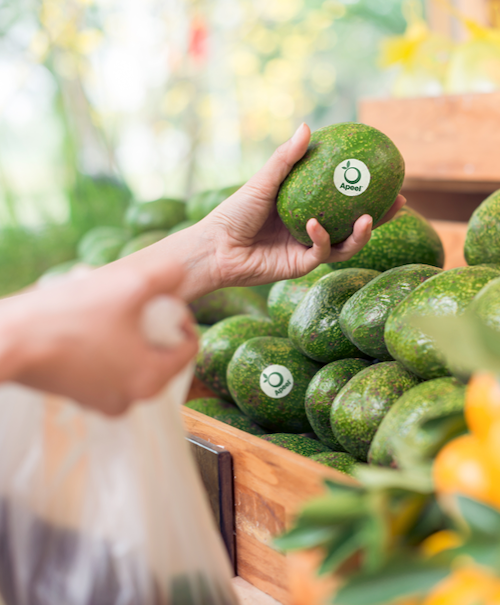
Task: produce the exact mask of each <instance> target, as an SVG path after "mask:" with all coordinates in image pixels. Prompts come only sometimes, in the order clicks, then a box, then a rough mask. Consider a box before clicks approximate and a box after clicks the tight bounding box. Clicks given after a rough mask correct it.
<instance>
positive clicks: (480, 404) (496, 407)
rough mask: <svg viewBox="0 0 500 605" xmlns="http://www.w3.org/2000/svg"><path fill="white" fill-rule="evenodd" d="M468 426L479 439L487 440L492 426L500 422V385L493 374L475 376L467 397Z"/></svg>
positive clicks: (466, 415) (466, 413)
mask: <svg viewBox="0 0 500 605" xmlns="http://www.w3.org/2000/svg"><path fill="white" fill-rule="evenodd" d="M465 419H466V421H467V426H468V427H469V429H470V430H471V431H472V432H473V433H474V435H476V436H477V437H478V438H479V439H486V437H487V434H488V431H489V428H490V426H491V425H492V424H493V423H494V422H497V421H500V383H499V382H498V380H497V377H496V376H495V375H493V374H491V373H486V372H480V373H476V374H474V376H472V378H471V379H470V381H469V384H468V385H467V393H466V396H465Z"/></svg>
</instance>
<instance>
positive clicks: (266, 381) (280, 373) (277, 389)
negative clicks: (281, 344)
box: [260, 364, 293, 399]
mask: <svg viewBox="0 0 500 605" xmlns="http://www.w3.org/2000/svg"><path fill="white" fill-rule="evenodd" d="M260 388H261V389H262V390H263V391H264V393H265V394H266V395H267V396H268V397H272V398H273V399H280V398H281V397H285V396H286V395H288V393H289V392H290V391H291V390H292V389H293V376H292V373H291V372H290V370H289V369H288V368H286V367H285V366H280V365H277V364H274V365H271V366H267V368H266V369H265V370H263V372H262V374H261V375H260Z"/></svg>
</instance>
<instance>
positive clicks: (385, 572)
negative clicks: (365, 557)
mask: <svg viewBox="0 0 500 605" xmlns="http://www.w3.org/2000/svg"><path fill="white" fill-rule="evenodd" d="M448 573H449V567H448V565H443V564H441V565H435V564H433V563H432V562H431V561H420V560H418V559H417V560H416V559H414V558H412V557H410V556H404V555H402V554H401V555H400V556H399V557H398V558H397V559H395V560H392V561H390V562H389V563H388V564H387V565H386V566H385V567H384V568H383V569H381V570H378V571H377V573H370V574H368V573H359V574H355V575H353V576H351V577H350V578H349V580H348V581H347V583H346V584H344V586H343V587H342V588H341V589H340V590H339V591H338V593H337V594H336V596H335V601H334V602H335V605H386V604H387V603H389V602H390V601H392V600H393V599H396V598H398V597H404V596H409V595H413V594H423V593H426V592H427V591H428V590H430V589H431V588H432V587H433V586H434V585H435V584H437V583H438V582H439V581H440V580H442V579H443V578H444V577H445V576H447V575H448Z"/></svg>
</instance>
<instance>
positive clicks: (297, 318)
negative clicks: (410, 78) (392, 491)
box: [187, 191, 500, 474]
mask: <svg viewBox="0 0 500 605" xmlns="http://www.w3.org/2000/svg"><path fill="white" fill-rule="evenodd" d="M499 228H500V191H498V192H496V193H495V194H493V196H490V198H488V199H487V200H485V202H483V205H482V206H481V207H480V208H478V210H477V211H476V213H475V214H474V216H473V217H472V219H471V223H470V229H469V233H468V235H467V243H466V258H467V259H468V261H469V263H474V264H470V265H469V266H467V267H460V268H456V269H450V270H447V271H444V270H443V269H442V267H443V264H444V254H443V247H442V244H441V241H440V239H439V236H438V235H437V233H436V232H435V230H434V229H433V227H432V226H431V225H430V224H429V223H428V221H426V220H425V219H424V218H423V217H422V216H421V215H419V214H418V213H417V212H415V211H414V210H412V209H410V208H408V207H406V208H404V209H402V210H400V211H399V212H398V214H397V215H396V216H395V218H394V219H393V220H392V221H390V222H389V223H386V224H384V225H382V226H381V227H379V228H377V229H376V230H375V231H374V233H373V236H372V239H371V240H370V242H369V243H368V244H367V246H366V247H365V248H364V249H363V250H362V251H361V252H360V253H359V254H357V255H356V256H355V257H353V258H352V259H351V260H350V261H345V262H341V263H332V264H330V265H320V266H319V267H318V268H316V269H314V270H313V271H311V273H309V274H308V275H306V276H304V277H302V278H299V279H290V280H286V281H281V282H278V283H276V284H274V285H273V286H272V288H271V290H270V292H269V295H268V298H267V307H266V308H264V307H263V306H262V305H256V304H255V299H254V297H255V293H254V292H248V291H247V292H246V293H245V292H242V293H241V294H240V296H239V298H238V297H236V298H235V299H234V300H233V302H236V303H237V304H235V306H233V308H229V307H230V305H226V307H225V308H224V311H223V312H222V306H220V305H219V306H218V309H219V315H217V313H215V312H214V310H213V309H212V312H211V314H208V313H207V314H205V315H204V316H203V317H204V318H205V319H206V320H207V323H211V324H213V325H211V326H210V327H208V328H207V329H206V330H205V331H204V333H203V335H202V337H201V341H200V351H199V353H198V357H197V362H196V370H195V372H196V376H197V377H198V378H199V379H200V380H201V381H202V382H204V383H205V384H206V385H207V386H208V387H209V388H210V389H211V390H212V391H213V393H214V394H216V395H217V397H218V399H209V400H195V401H191V402H188V403H187V405H188V406H189V407H192V408H193V409H197V410H198V411H201V412H203V413H205V414H208V415H210V416H213V417H215V418H218V419H220V420H222V421H223V422H228V423H230V424H232V425H233V426H236V427H238V428H241V429H242V430H245V431H248V432H250V433H253V434H254V435H258V436H259V437H261V438H263V439H264V440H266V441H269V442H271V443H274V444H276V445H278V446H280V447H284V448H287V449H289V450H291V451H294V452H296V453H299V454H302V455H303V456H306V457H308V458H311V459H313V460H316V461H318V462H320V463H322V464H325V465H328V466H331V467H333V468H336V469H338V470H340V471H341V472H344V473H347V474H352V473H353V472H354V470H355V468H356V465H357V464H359V463H368V464H374V465H380V466H393V467H397V466H398V451H399V449H398V448H399V444H400V443H401V440H402V439H404V438H405V437H407V436H410V435H411V434H416V432H417V430H418V427H419V425H420V423H421V422H422V421H423V420H425V418H426V417H429V416H432V417H436V416H439V415H440V414H443V415H445V414H448V413H450V412H455V411H460V410H462V408H463V405H464V396H465V386H464V384H463V382H461V378H463V377H461V376H460V373H459V372H455V370H454V368H450V367H448V366H447V364H446V361H445V359H444V358H443V356H442V355H441V353H440V351H439V350H438V349H437V347H436V346H435V344H434V342H433V341H432V339H431V338H429V337H428V336H427V335H425V334H424V333H423V332H421V331H420V330H419V329H418V328H417V327H415V325H414V323H412V321H411V319H412V317H413V316H416V315H420V316H421V315H434V316H436V315H437V316H450V315H460V314H462V313H464V312H465V310H466V309H474V310H476V312H477V313H479V314H481V317H482V318H483V319H486V320H487V321H489V324H490V325H491V326H492V327H494V328H495V329H497V330H499V332H500V303H498V302H497V301H498V300H500V243H498V242H497V241H496V240H494V239H493V238H492V237H490V234H493V233H494V232H495V230H497V229H499ZM483 238H487V239H488V242H489V243H488V245H487V246H484V245H483ZM231 290H232V289H231ZM233 294H234V293H233ZM223 295H224V291H219V293H218V294H217V296H219V297H221V296H223ZM245 297H247V298H248V300H247V306H246V307H245V303H244V299H245ZM226 299H227V296H226ZM236 299H237V300H236ZM209 315H210V316H209ZM222 315H225V317H222ZM209 320H210V321H209ZM419 438H420V437H419ZM413 441H415V439H413ZM416 441H417V442H418V439H416ZM418 443H419V446H421V447H422V448H423V449H424V448H425V447H426V446H427V444H426V443H425V439H423V438H421V443H420V442H418Z"/></svg>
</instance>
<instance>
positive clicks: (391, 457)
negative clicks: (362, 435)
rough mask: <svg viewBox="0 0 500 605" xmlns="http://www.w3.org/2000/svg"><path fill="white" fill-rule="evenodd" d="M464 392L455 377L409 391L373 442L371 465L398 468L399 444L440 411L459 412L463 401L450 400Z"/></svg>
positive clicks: (389, 414)
mask: <svg viewBox="0 0 500 605" xmlns="http://www.w3.org/2000/svg"><path fill="white" fill-rule="evenodd" d="M457 389H458V390H460V391H461V392H462V390H463V385H462V384H461V383H460V382H459V381H458V380H457V379H456V378H452V377H446V378H436V379H435V380H429V381H428V382H423V383H421V384H418V385H417V386H415V387H413V388H412V389H410V390H409V391H406V393H404V394H403V395H402V396H401V397H400V398H399V399H398V400H397V401H396V403H395V404H394V405H393V406H392V408H391V409H390V410H389V411H388V412H387V414H386V416H385V418H384V419H383V420H382V422H381V423H380V426H379V428H378V431H377V432H376V433H375V437H374V438H373V441H372V444H371V447H370V451H369V453H368V461H369V462H370V463H371V464H377V465H379V466H394V467H395V466H397V460H396V458H395V454H396V447H397V441H398V440H399V439H404V438H406V437H407V436H408V435H409V434H410V433H411V432H412V431H413V430H414V429H415V427H416V426H417V425H418V424H420V423H421V422H422V420H423V419H424V418H425V416H426V415H427V414H428V413H429V412H432V414H435V413H436V412H437V411H438V409H441V411H442V413H445V412H447V411H449V412H454V411H459V410H460V409H461V408H460V407H459V408H458V410H457V403H458V405H460V399H458V400H457V398H448V397H446V396H447V395H448V394H450V393H452V392H453V391H454V390H457Z"/></svg>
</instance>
